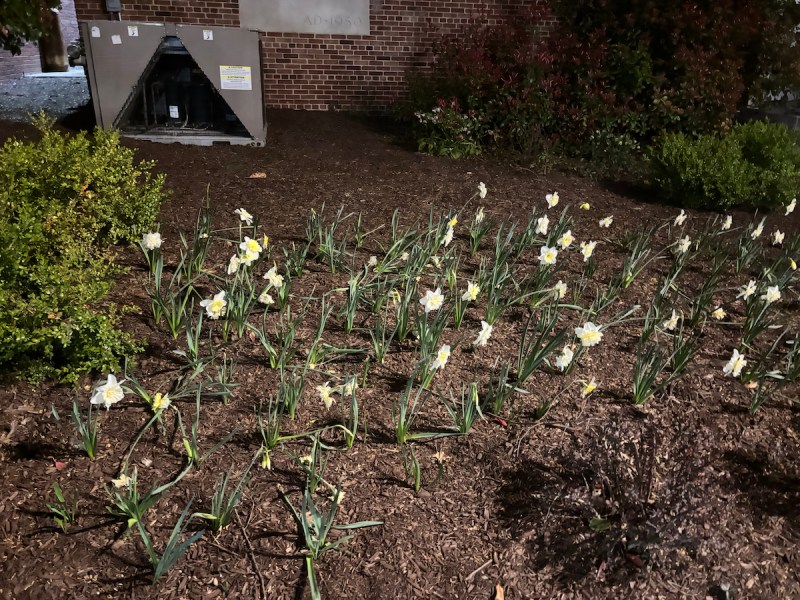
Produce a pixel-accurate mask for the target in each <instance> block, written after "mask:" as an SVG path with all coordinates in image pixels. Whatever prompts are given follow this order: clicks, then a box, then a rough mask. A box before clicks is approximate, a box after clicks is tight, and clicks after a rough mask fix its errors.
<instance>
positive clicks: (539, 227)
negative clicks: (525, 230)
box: [534, 215, 550, 235]
mask: <svg viewBox="0 0 800 600" xmlns="http://www.w3.org/2000/svg"><path fill="white" fill-rule="evenodd" d="M548 227H550V219H548V218H547V215H545V216H543V217H539V218H538V219H536V231H535V232H534V233H537V234H541V235H547V228H548Z"/></svg>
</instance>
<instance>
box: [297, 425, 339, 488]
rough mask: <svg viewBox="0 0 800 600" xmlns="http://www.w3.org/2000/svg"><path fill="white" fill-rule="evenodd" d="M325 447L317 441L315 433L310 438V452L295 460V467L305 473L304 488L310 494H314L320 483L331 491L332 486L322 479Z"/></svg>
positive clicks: (325, 459) (317, 436)
mask: <svg viewBox="0 0 800 600" xmlns="http://www.w3.org/2000/svg"><path fill="white" fill-rule="evenodd" d="M325 447H326V446H325V445H324V444H323V443H322V442H321V441H320V439H319V434H318V433H315V434H314V435H312V436H311V452H310V453H308V454H305V455H303V456H298V457H297V459H296V460H297V466H299V467H300V469H301V470H302V471H303V473H305V476H306V487H307V488H308V490H309V491H310V492H311V493H312V494H315V493H316V491H317V487H319V484H320V483H322V484H324V485H325V486H327V487H329V488H330V489H331V490H332V489H333V486H331V485H330V484H329V483H328V482H327V481H325V477H324V475H325V467H326V466H327V464H328V460H327V457H326V456H325Z"/></svg>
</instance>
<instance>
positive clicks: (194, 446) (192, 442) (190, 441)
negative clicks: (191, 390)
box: [175, 385, 237, 466]
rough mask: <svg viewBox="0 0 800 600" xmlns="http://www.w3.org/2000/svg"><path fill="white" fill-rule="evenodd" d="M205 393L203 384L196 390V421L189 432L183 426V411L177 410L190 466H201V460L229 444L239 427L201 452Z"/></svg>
mask: <svg viewBox="0 0 800 600" xmlns="http://www.w3.org/2000/svg"><path fill="white" fill-rule="evenodd" d="M202 393H203V387H202V385H199V386H198V387H197V390H196V392H195V414H194V421H193V422H192V427H191V429H190V431H189V433H188V434H187V433H186V428H185V427H184V426H183V419H182V418H181V412H180V411H179V410H176V411H175V414H176V415H177V416H178V428H179V429H180V431H181V439H182V441H183V447H184V448H185V450H186V458H187V461H188V464H189V466H192V465H194V466H199V465H200V463H201V462H203V461H204V460H205V459H206V458H208V457H209V456H211V455H212V454H213V453H214V452H216V451H217V450H219V449H220V448H221V447H222V446H223V445H225V444H227V443H228V442H229V441H230V440H231V438H232V437H233V436H234V435H235V434H236V431H237V429H236V428H234V429H233V430H232V431H231V432H230V433H228V434H227V435H225V436H224V437H223V438H222V439H221V440H219V441H218V442H217V443H216V444H214V445H213V446H212V447H211V448H210V449H209V450H208V452H206V453H204V454H203V453H201V451H200V445H199V442H198V430H199V427H200V397H201V396H202Z"/></svg>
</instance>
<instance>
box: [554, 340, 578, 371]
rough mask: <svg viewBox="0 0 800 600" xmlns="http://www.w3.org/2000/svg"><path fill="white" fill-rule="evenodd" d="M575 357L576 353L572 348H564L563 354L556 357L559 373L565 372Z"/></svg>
mask: <svg viewBox="0 0 800 600" xmlns="http://www.w3.org/2000/svg"><path fill="white" fill-rule="evenodd" d="M574 356H575V353H574V352H573V351H572V348H570V347H569V346H564V348H563V349H562V350H561V354H559V355H558V356H557V357H556V368H557V369H558V370H559V371H565V370H566V369H567V367H568V366H569V365H570V363H571V362H572V358H573V357H574Z"/></svg>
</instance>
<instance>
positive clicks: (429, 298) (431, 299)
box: [419, 288, 444, 314]
mask: <svg viewBox="0 0 800 600" xmlns="http://www.w3.org/2000/svg"><path fill="white" fill-rule="evenodd" d="M419 303H420V304H422V306H423V307H424V308H425V314H428V313H429V312H431V311H432V310H439V309H440V308H441V307H442V304H443V303H444V296H443V295H442V290H441V288H436V290H434V291H431V290H428V291H427V292H425V295H424V296H423V297H422V298H420V300H419Z"/></svg>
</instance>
